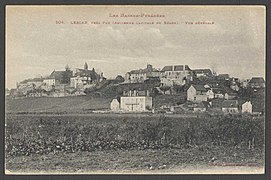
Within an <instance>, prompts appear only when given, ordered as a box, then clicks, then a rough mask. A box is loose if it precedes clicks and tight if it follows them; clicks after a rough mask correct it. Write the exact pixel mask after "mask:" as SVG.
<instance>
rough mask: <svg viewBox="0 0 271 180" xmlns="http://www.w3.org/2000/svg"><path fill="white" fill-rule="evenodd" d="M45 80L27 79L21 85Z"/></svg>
mask: <svg viewBox="0 0 271 180" xmlns="http://www.w3.org/2000/svg"><path fill="white" fill-rule="evenodd" d="M42 81H43V78H33V79H25V80H23V81H22V82H21V83H27V82H42Z"/></svg>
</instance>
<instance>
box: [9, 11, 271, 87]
mask: <svg viewBox="0 0 271 180" xmlns="http://www.w3.org/2000/svg"><path fill="white" fill-rule="evenodd" d="M122 13H123V14H125V15H138V14H139V15H141V14H146V15H151V14H153V15H157V14H158V15H163V17H145V16H144V17H120V16H121V14H122ZM113 15H117V16H119V17H112V16H113ZM56 21H58V22H59V21H62V22H63V24H58V23H56ZM74 21H77V22H79V21H80V22H87V24H74V23H73V22H74ZM199 21H200V22H208V23H212V22H213V23H212V24H195V22H199ZM93 22H95V23H93ZM97 22H99V23H100V24H97ZM105 22H106V23H105ZM108 22H109V23H110V24H108ZM113 22H133V23H134V24H128V25H127V24H112V23H113ZM146 22H153V23H154V24H144V23H146ZM157 22H161V24H157ZM164 22H174V23H175V24H168V23H167V24H165V23H164ZM187 22H193V24H188V23H187ZM140 23H141V24H140ZM142 23H143V24H142ZM265 26H266V25H265V7H264V6H148V7H146V6H7V9H6V87H7V88H14V87H16V82H20V81H22V80H24V79H27V78H34V77H40V76H47V75H49V74H50V73H51V72H52V71H53V70H64V68H65V66H66V65H67V64H68V65H69V67H70V68H77V67H79V68H83V65H84V63H85V62H87V63H88V66H89V68H91V69H92V68H93V67H94V68H95V69H97V70H99V71H102V72H103V73H104V75H105V77H107V78H114V77H116V76H117V75H123V76H124V74H125V73H126V72H128V71H130V70H133V69H140V68H145V67H146V65H147V63H149V64H152V65H153V67H154V68H157V69H159V68H160V69H162V68H163V67H164V66H166V65H184V64H185V65H189V67H190V68H191V69H197V68H210V69H212V70H214V71H216V72H217V73H218V74H222V73H228V74H230V75H231V76H234V77H239V78H241V79H244V78H246V79H247V78H251V77H254V76H262V77H264V76H265Z"/></svg>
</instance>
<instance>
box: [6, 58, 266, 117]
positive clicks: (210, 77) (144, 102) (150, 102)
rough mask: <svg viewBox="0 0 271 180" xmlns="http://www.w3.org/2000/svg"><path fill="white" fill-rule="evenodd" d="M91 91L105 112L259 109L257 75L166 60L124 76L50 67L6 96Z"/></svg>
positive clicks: (261, 90)
mask: <svg viewBox="0 0 271 180" xmlns="http://www.w3.org/2000/svg"><path fill="white" fill-rule="evenodd" d="M68 96H93V97H103V98H109V99H111V100H110V101H111V103H110V105H109V106H110V109H108V110H103V111H96V112H103V113H104V112H111V113H126V112H129V113H132V112H137V113H138V112H140V113H143V112H152V113H186V112H195V113H204V112H219V113H250V114H257V115H262V114H264V109H265V107H264V102H265V81H264V78H263V77H251V79H246V80H240V79H239V78H237V77H231V76H230V75H229V74H217V73H216V72H213V71H212V70H211V69H191V68H190V67H189V66H188V65H167V66H164V67H163V68H161V69H157V68H154V67H153V66H152V65H151V64H147V66H146V67H145V68H141V69H136V70H130V71H128V72H127V73H126V74H125V75H124V76H121V75H118V76H117V77H116V78H114V79H107V78H105V77H104V75H103V73H102V72H99V73H98V72H96V70H95V68H89V67H88V64H87V63H85V64H84V66H83V68H74V69H71V68H70V67H69V66H68V65H67V66H66V67H65V69H64V70H62V71H55V70H53V71H52V72H51V74H50V75H48V76H46V77H40V78H33V79H26V80H24V81H22V82H18V83H17V88H16V89H11V90H6V97H7V98H10V99H21V98H41V97H48V98H60V97H68Z"/></svg>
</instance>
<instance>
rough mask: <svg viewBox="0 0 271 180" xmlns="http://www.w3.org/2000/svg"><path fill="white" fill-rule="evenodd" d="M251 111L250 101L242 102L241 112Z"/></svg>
mask: <svg viewBox="0 0 271 180" xmlns="http://www.w3.org/2000/svg"><path fill="white" fill-rule="evenodd" d="M245 112H247V113H250V114H251V113H252V104H251V102H250V101H247V102H245V103H244V104H242V113H245Z"/></svg>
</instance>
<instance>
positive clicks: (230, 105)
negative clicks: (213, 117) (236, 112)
mask: <svg viewBox="0 0 271 180" xmlns="http://www.w3.org/2000/svg"><path fill="white" fill-rule="evenodd" d="M222 107H223V108H237V107H238V101H237V100H224V101H223V102H222Z"/></svg>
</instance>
